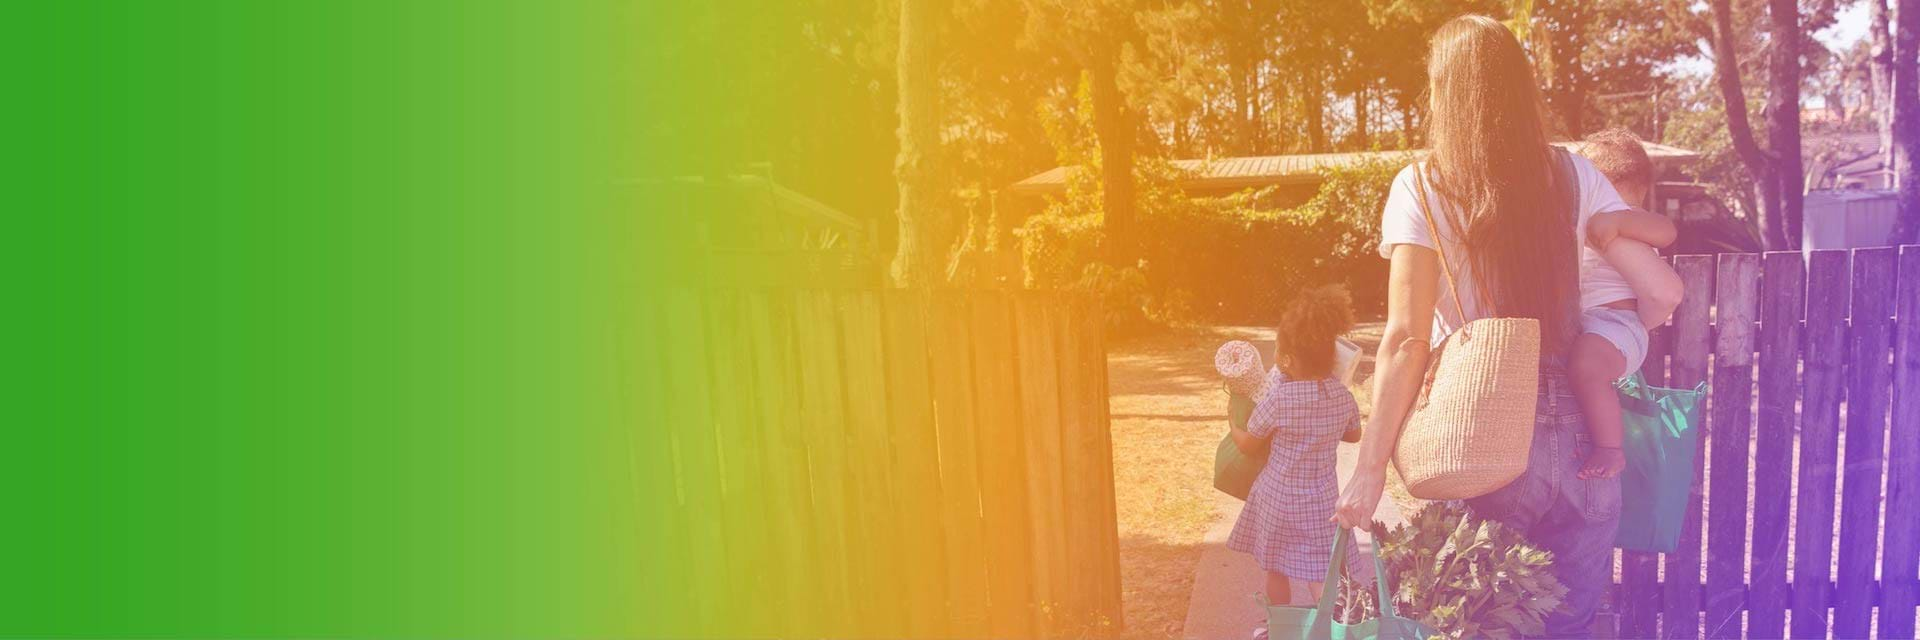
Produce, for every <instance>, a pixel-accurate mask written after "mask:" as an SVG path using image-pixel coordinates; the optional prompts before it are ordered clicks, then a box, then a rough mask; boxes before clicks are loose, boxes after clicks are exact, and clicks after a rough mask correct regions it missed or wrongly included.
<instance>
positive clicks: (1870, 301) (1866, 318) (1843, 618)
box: [1833, 247, 1895, 638]
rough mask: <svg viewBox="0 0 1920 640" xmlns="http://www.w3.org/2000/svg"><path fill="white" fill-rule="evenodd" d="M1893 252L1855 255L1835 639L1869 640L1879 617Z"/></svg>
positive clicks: (1856, 252) (1867, 251)
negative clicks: (1875, 613) (1877, 588)
mask: <svg viewBox="0 0 1920 640" xmlns="http://www.w3.org/2000/svg"><path fill="white" fill-rule="evenodd" d="M1894 257H1895V255H1894V250H1893V249H1892V248H1890V247H1889V248H1881V249H1856V250H1854V252H1853V313H1852V331H1851V334H1852V342H1853V351H1852V353H1851V354H1850V356H1851V357H1850V358H1849V360H1848V362H1847V371H1848V373H1849V374H1850V375H1849V376H1848V380H1847V383H1848V384H1847V425H1846V432H1845V434H1844V435H1845V440H1846V451H1845V453H1846V466H1845V467H1844V468H1843V471H1842V473H1841V475H1842V479H1843V480H1842V482H1843V486H1842V487H1841V494H1842V495H1841V500H1840V564H1839V572H1838V573H1837V574H1836V575H1835V581H1834V602H1833V634H1834V636H1835V637H1839V638H1863V637H1866V635H1867V632H1868V628H1869V623H1870V622H1871V620H1872V618H1873V596H1874V588H1873V587H1874V575H1873V574H1874V569H1875V568H1876V567H1877V566H1878V565H1879V562H1878V561H1877V560H1876V558H1877V556H1878V555H1879V553H1878V552H1879V547H1880V544H1879V542H1880V472H1881V469H1882V467H1883V466H1884V465H1885V458H1884V455H1885V454H1883V453H1881V445H1882V444H1883V442H1884V439H1885V437H1886V429H1887V393H1888V391H1889V383H1890V382H1891V379H1892V371H1891V367H1890V366H1889V365H1888V363H1887V353H1888V350H1889V349H1890V348H1891V346H1892V340H1891V335H1890V331H1889V329H1890V327H1889V326H1888V325H1889V324H1891V322H1889V319H1890V317H1891V316H1892V315H1893V296H1892V294H1893V292H1894V285H1895V283H1894V281H1893V278H1894Z"/></svg>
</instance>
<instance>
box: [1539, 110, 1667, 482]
mask: <svg viewBox="0 0 1920 640" xmlns="http://www.w3.org/2000/svg"><path fill="white" fill-rule="evenodd" d="M1580 153H1581V155H1584V156H1586V157H1587V159H1589V160H1591V161H1593V165H1594V167H1595V168H1597V169H1599V170H1600V172H1601V173H1602V174H1605V175H1606V177H1607V181H1609V182H1612V183H1613V186H1614V189H1616V190H1618V191H1619V192H1620V198H1621V199H1622V200H1624V201H1626V203H1627V204H1628V205H1630V206H1632V207H1634V209H1632V210H1629V211H1621V212H1616V213H1602V214H1597V215H1595V216H1593V219H1592V220H1591V221H1589V222H1588V223H1587V247H1586V248H1585V249H1584V250H1583V251H1581V257H1580V272H1581V273H1580V275H1581V277H1580V307H1581V308H1582V309H1583V310H1584V311H1583V313H1582V314H1581V318H1580V336H1579V337H1578V338H1575V339H1574V343H1573V351H1572V353H1571V354H1570V364H1569V367H1568V370H1567V376H1568V378H1569V381H1570V382H1571V383H1572V385H1573V393H1574V399H1575V401H1577V402H1579V403H1580V411H1581V413H1582V414H1584V415H1585V417H1586V419H1587V429H1588V430H1589V432H1588V433H1589V435H1590V436H1591V438H1592V441H1593V446H1592V451H1591V452H1590V453H1589V454H1588V455H1587V458H1586V461H1585V462H1583V463H1581V465H1580V477H1581V478H1582V479H1594V478H1602V479H1604V478H1612V477H1614V476H1615V475H1618V474H1619V473H1620V470H1621V469H1622V468H1624V467H1625V466H1626V463H1627V461H1626V456H1625V455H1623V454H1622V453H1621V451H1620V440H1621V431H1622V428H1623V427H1622V423H1621V415H1620V397H1619V395H1618V392H1617V391H1615V389H1614V382H1615V381H1617V380H1619V379H1620V378H1622V377H1625V376H1626V375H1627V374H1629V373H1632V372H1634V371H1638V370H1639V369H1640V365H1641V363H1642V362H1643V361H1644V360H1646V357H1647V330H1648V329H1651V328H1653V327H1657V326H1660V325H1661V324H1662V323H1665V322H1666V321H1667V318H1668V317H1670V316H1672V315H1673V310H1674V309H1675V308H1676V307H1678V306H1680V296H1681V294H1682V289H1683V286H1682V284H1681V282H1680V275H1679V274H1678V273H1676V272H1674V270H1673V267H1672V266H1671V265H1668V264H1667V263H1666V261H1665V260H1661V259H1660V254H1659V253H1657V252H1656V251H1654V248H1655V247H1664V246H1667V245H1669V244H1672V243H1673V240H1674V237H1675V235H1676V234H1677V232H1676V230H1675V228H1674V225H1673V222H1672V221H1670V220H1668V219H1667V218H1666V217H1665V216H1662V215H1659V214H1655V213H1649V212H1647V211H1646V210H1645V207H1646V200H1647V195H1648V193H1649V192H1650V191H1651V190H1652V188H1653V162H1652V160H1650V159H1648V158H1647V152H1646V150H1645V149H1644V148H1643V147H1641V146H1640V140H1639V139H1638V138H1635V137H1634V135H1633V134H1632V133H1628V132H1627V131H1626V130H1624V129H1609V130H1606V131H1602V132H1600V133H1597V134H1594V135H1593V136H1592V137H1589V138H1587V140H1586V144H1585V145H1584V146H1583V147H1582V148H1581V151H1580Z"/></svg>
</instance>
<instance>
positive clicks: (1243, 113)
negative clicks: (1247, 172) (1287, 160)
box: [1229, 53, 1254, 154]
mask: <svg viewBox="0 0 1920 640" xmlns="http://www.w3.org/2000/svg"><path fill="white" fill-rule="evenodd" d="M1252 67H1253V65H1252V64H1250V63H1249V61H1248V57H1247V56H1246V55H1243V54H1239V53H1236V54H1234V55H1233V62H1232V69H1230V70H1229V73H1231V74H1233V115H1234V128H1235V129H1236V134H1235V135H1234V138H1236V139H1235V140H1234V141H1233V150H1234V152H1236V153H1240V154H1248V153H1252V151H1253V147H1254V135H1253V127H1254V107H1253V69H1252Z"/></svg>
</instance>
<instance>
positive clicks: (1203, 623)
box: [1181, 443, 1406, 640]
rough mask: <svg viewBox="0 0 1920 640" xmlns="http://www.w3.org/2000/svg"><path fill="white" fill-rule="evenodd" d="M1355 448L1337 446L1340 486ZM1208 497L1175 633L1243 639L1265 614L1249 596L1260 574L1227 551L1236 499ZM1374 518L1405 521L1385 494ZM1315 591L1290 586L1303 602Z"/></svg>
mask: <svg viewBox="0 0 1920 640" xmlns="http://www.w3.org/2000/svg"><path fill="white" fill-rule="evenodd" d="M1358 450H1359V445H1355V444H1344V443H1343V444H1341V445H1340V486H1342V487H1345V486H1346V483H1347V477H1348V476H1349V475H1352V473H1353V460H1354V455H1355V454H1356V452H1357V451H1358ZM1214 498H1215V501H1214V510H1215V513H1216V514H1218V518H1219V519H1218V520H1217V521H1215V522H1214V525H1213V528H1212V529H1209V530H1208V531H1207V537H1206V539H1205V541H1204V542H1202V545H1203V547H1204V548H1203V550H1202V551H1201V553H1200V561H1199V562H1197V563H1195V565H1194V570H1193V571H1194V573H1193V594H1192V596H1191V597H1190V599H1189V600H1188V601H1187V623H1186V626H1185V631H1184V632H1183V633H1182V634H1181V635H1182V637H1185V638H1191V639H1196V640H1249V639H1250V638H1252V637H1253V630H1254V629H1255V628H1257V627H1262V626H1265V625H1266V622H1267V617H1266V612H1265V611H1264V610H1262V609H1261V608H1260V604H1259V601H1258V600H1256V599H1255V594H1257V593H1259V592H1260V591H1261V590H1263V589H1265V586H1264V585H1265V584H1266V577H1265V575H1266V574H1264V573H1263V572H1261V571H1260V567H1259V566H1258V565H1255V564H1254V563H1253V556H1250V555H1247V554H1244V553H1237V552H1234V551H1228V550H1227V536H1228V535H1229V534H1231V533H1233V522H1234V520H1236V519H1238V518H1239V516H1240V507H1241V504H1242V503H1241V502H1240V501H1239V500H1236V499H1234V498H1233V497H1232V496H1228V495H1226V494H1224V493H1219V492H1215V493H1214ZM1374 519H1376V520H1379V521H1380V522H1382V523H1385V524H1386V525H1387V526H1388V527H1389V528H1391V527H1393V526H1394V525H1397V524H1403V523H1405V522H1406V518H1405V516H1403V515H1402V514H1401V513H1400V507H1399V505H1397V504H1395V503H1394V501H1393V500H1392V499H1391V498H1390V497H1388V496H1381V497H1380V508H1379V510H1377V511H1375V512H1374ZM1358 539H1359V540H1360V542H1361V543H1362V544H1363V545H1372V544H1373V541H1372V536H1370V535H1368V534H1367V533H1366V532H1359V533H1358ZM1365 548H1366V547H1364V546H1363V547H1362V549H1363V550H1364V549H1365ZM1369 570H1370V569H1369ZM1317 595H1318V594H1308V593H1306V590H1305V589H1304V588H1302V586H1301V585H1300V584H1298V583H1295V584H1294V599H1295V601H1296V602H1305V601H1308V600H1310V599H1311V598H1314V597H1316V596H1317Z"/></svg>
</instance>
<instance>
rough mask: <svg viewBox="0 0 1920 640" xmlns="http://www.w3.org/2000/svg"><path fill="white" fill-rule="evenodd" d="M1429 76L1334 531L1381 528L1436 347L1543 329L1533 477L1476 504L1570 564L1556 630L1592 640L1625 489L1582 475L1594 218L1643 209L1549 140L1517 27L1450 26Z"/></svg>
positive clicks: (1391, 223)
mask: <svg viewBox="0 0 1920 640" xmlns="http://www.w3.org/2000/svg"><path fill="white" fill-rule="evenodd" d="M1427 72H1428V75H1429V83H1430V84H1429V87H1428V91H1429V100H1430V116H1429V117H1430V120H1429V124H1428V127H1429V131H1428V140H1429V141H1430V142H1431V143H1432V147H1433V149H1432V153H1431V155H1429V156H1428V157H1427V159H1426V160H1425V161H1424V162H1418V163H1415V164H1414V165H1413V166H1410V167H1408V168H1407V169H1406V170H1404V171H1402V172H1401V173H1400V175H1399V176H1398V177H1397V178H1396V179H1395V180H1394V183H1393V187H1392V190H1391V192H1390V195H1389V196H1388V198H1387V204H1386V207H1385V210H1384V212H1383V213H1382V219H1381V235H1382V238H1381V243H1380V252H1381V255H1382V256H1383V257H1386V258H1388V259H1389V260H1391V266H1390V267H1389V269H1390V275H1389V278H1388V288H1387V324H1386V328H1385V332H1384V335H1383V336H1382V339H1381V342H1380V350H1379V353H1378V359H1377V360H1376V374H1375V378H1374V393H1373V411H1372V413H1371V415H1370V417H1369V418H1368V425H1367V427H1366V430H1365V432H1364V435H1363V436H1362V438H1361V443H1360V451H1359V461H1358V464H1357V465H1356V469H1355V471H1354V474H1353V477H1352V479H1351V480H1350V481H1349V482H1348V485H1347V487H1346V489H1345V490H1344V492H1343V493H1342V494H1341V497H1340V500H1339V503H1338V505H1337V507H1336V510H1335V514H1334V519H1335V520H1336V521H1337V522H1338V523H1339V524H1340V525H1342V526H1348V527H1356V526H1365V525H1366V524H1368V523H1370V522H1371V521H1372V519H1373V512H1374V508H1375V507H1377V506H1378V505H1379V502H1380V495H1381V491H1382V490H1383V489H1384V488H1385V485H1386V465H1387V461H1388V460H1389V459H1390V458H1391V457H1392V454H1393V448H1394V445H1395V443H1396V441H1398V439H1399V435H1400V430H1401V426H1402V424H1403V423H1404V422H1405V420H1406V418H1407V416H1408V414H1409V412H1410V410H1411V408H1412V406H1413V402H1414V398H1415V397H1416V395H1417V394H1418V393H1419V392H1420V386H1421V383H1422V379H1423V377H1424V374H1425V372H1426V370H1427V363H1428V359H1429V356H1430V355H1431V353H1430V352H1431V348H1432V346H1433V345H1434V344H1437V343H1438V342H1439V340H1441V339H1442V338H1444V337H1445V336H1446V335H1447V334H1448V333H1450V332H1451V331H1452V330H1454V329H1455V328H1458V327H1460V326H1462V325H1464V324H1466V323H1467V322H1468V321H1471V320H1475V319H1479V318H1484V317H1508V318H1534V319H1537V320H1539V322H1540V332H1541V346H1540V352H1541V373H1540V384H1539V396H1538V399H1537V405H1536V406H1537V407H1538V409H1537V417H1536V419H1535V422H1534V444H1533V449H1532V453H1531V454H1530V455H1529V460H1528V468H1527V470H1526V472H1525V473H1524V474H1523V475H1522V476H1521V477H1520V478H1519V479H1517V480H1515V481H1513V482H1512V483H1510V484H1508V485H1507V486H1505V487H1503V488H1501V489H1499V490H1496V491H1494V492H1493V493H1491V494H1488V495H1485V496H1482V497H1479V498H1474V499H1472V500H1469V501H1468V503H1467V504H1468V508H1469V509H1471V510H1473V511H1474V512H1476V513H1477V514H1479V515H1481V516H1482V517H1487V518H1491V519H1494V520H1498V521H1502V522H1504V523H1505V524H1507V525H1509V526H1511V527H1514V528H1516V529H1518V530H1519V531H1521V532H1522V533H1523V534H1524V535H1526V537H1527V538H1528V539H1529V540H1531V541H1532V542H1533V543H1534V544H1536V545H1538V546H1540V547H1542V548H1544V549H1546V550H1548V551H1550V552H1552V553H1553V554H1554V569H1553V571H1554V574H1555V575H1556V576H1557V577H1558V578H1559V579H1560V582H1561V584H1562V585H1564V586H1565V587H1566V588H1567V597H1566V599H1565V601H1564V602H1563V603H1562V605H1561V607H1560V608H1559V609H1558V610H1556V611H1555V612H1554V613H1553V614H1552V615H1550V616H1549V617H1548V618H1547V629H1546V635H1547V636H1549V637H1556V638H1564V637H1581V636H1586V635H1588V634H1589V633H1590V632H1589V631H1588V628H1589V627H1590V626H1591V624H1592V620H1593V614H1594V611H1595V608H1596V607H1597V606H1598V604H1599V602H1600V598H1601V597H1602V595H1603V594H1604V593H1605V591H1606V587H1607V585H1608V583H1610V582H1611V581H1612V576H1611V575H1610V574H1609V563H1608V558H1610V557H1611V549H1612V547H1613V539H1614V534H1615V530H1616V529H1617V527H1618V524H1619V514H1620V484H1619V480H1618V479H1617V478H1593V479H1584V480H1583V479H1580V478H1578V477H1577V474H1578V472H1579V464H1580V458H1578V457H1576V455H1577V454H1578V453H1580V452H1579V451H1578V449H1579V448H1580V447H1591V446H1592V445H1591V443H1590V442H1587V441H1586V429H1585V427H1584V422H1583V420H1582V417H1581V413H1580V405H1579V404H1578V403H1577V402H1575V400H1574V396H1573V394H1572V391H1571V389H1570V388H1569V385H1568V384H1567V377H1566V366H1565V363H1566V354H1567V349H1568V347H1569V346H1570V345H1571V343H1572V341H1573V338H1574V337H1575V335H1577V333H1578V331H1579V321H1580V320H1579V318H1580V313H1581V310H1580V308H1579V298H1580V282H1579V280H1580V277H1581V271H1580V266H1579V265H1580V252H1581V250H1582V247H1583V241H1591V240H1592V238H1591V237H1589V235H1588V234H1589V229H1588V227H1587V222H1588V221H1589V220H1590V219H1592V218H1593V217H1594V216H1595V215H1596V214H1601V213H1612V212H1619V211H1626V210H1628V209H1629V207H1628V205H1627V204H1626V203H1625V202H1622V201H1621V199H1620V196H1619V195H1618V194H1617V193H1616V192H1615V191H1614V188H1613V186H1612V185H1610V184H1608V182H1607V180H1606V178H1605V177H1603V176H1602V175H1601V174H1600V173H1599V172H1598V171H1597V170H1595V169H1594V167H1593V165H1592V164H1590V163H1588V162H1587V161H1586V160H1584V159H1581V158H1578V157H1575V156H1572V155H1571V154H1567V153H1564V152H1560V151H1559V150H1557V149H1556V148H1554V147H1553V146H1551V145H1550V144H1548V132H1547V124H1546V119H1545V117H1544V115H1543V114H1544V109H1543V108H1542V102H1541V99H1540V91H1539V87H1538V85H1536V84H1535V82H1534V76H1533V69H1532V66H1531V65H1530V64H1529V63H1528V61H1527V55H1526V52H1525V51H1524V50H1523V49H1522V48H1521V46H1520V42H1519V41H1518V40H1517V39H1515V38H1514V35H1513V33H1512V32H1511V31H1508V30H1507V28H1506V27H1505V26H1503V25H1501V24H1500V23H1499V22H1497V21H1494V20H1492V19H1490V18H1486V17H1483V16H1464V17H1460V18H1456V19H1454V20H1452V21H1450V22H1448V23H1446V24H1445V25H1443V26H1442V27H1441V28H1440V30H1439V31H1438V32H1437V33H1436V34H1435V35H1434V37H1433V41H1432V45H1431V49H1430V50H1429V53H1428V61H1427ZM1572 189H1578V198H1577V201H1576V200H1575V199H1574V195H1573V194H1572V193H1570V190H1572ZM1422 207H1425V210H1426V211H1428V212H1430V213H1431V214H1432V217H1433V231H1429V226H1428V219H1427V216H1426V214H1423V213H1422ZM1569 209H1571V210H1569ZM1436 248H1439V249H1441V250H1442V251H1441V252H1439V253H1436V251H1435V249H1436ZM1442 254H1444V255H1445V256H1446V257H1447V258H1448V259H1449V265H1448V266H1449V267H1450V268H1451V271H1452V274H1453V279H1454V282H1455V285H1456V287H1455V288H1457V290H1458V291H1459V292H1460V297H1461V298H1462V299H1461V300H1458V304H1457V305H1456V301H1455V300H1454V299H1453V293H1452V292H1451V291H1452V290H1451V289H1450V288H1448V287H1445V286H1443V285H1442V283H1441V268H1440V267H1441V265H1440V263H1439V259H1440V258H1439V257H1438V256H1439V255H1442Z"/></svg>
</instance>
